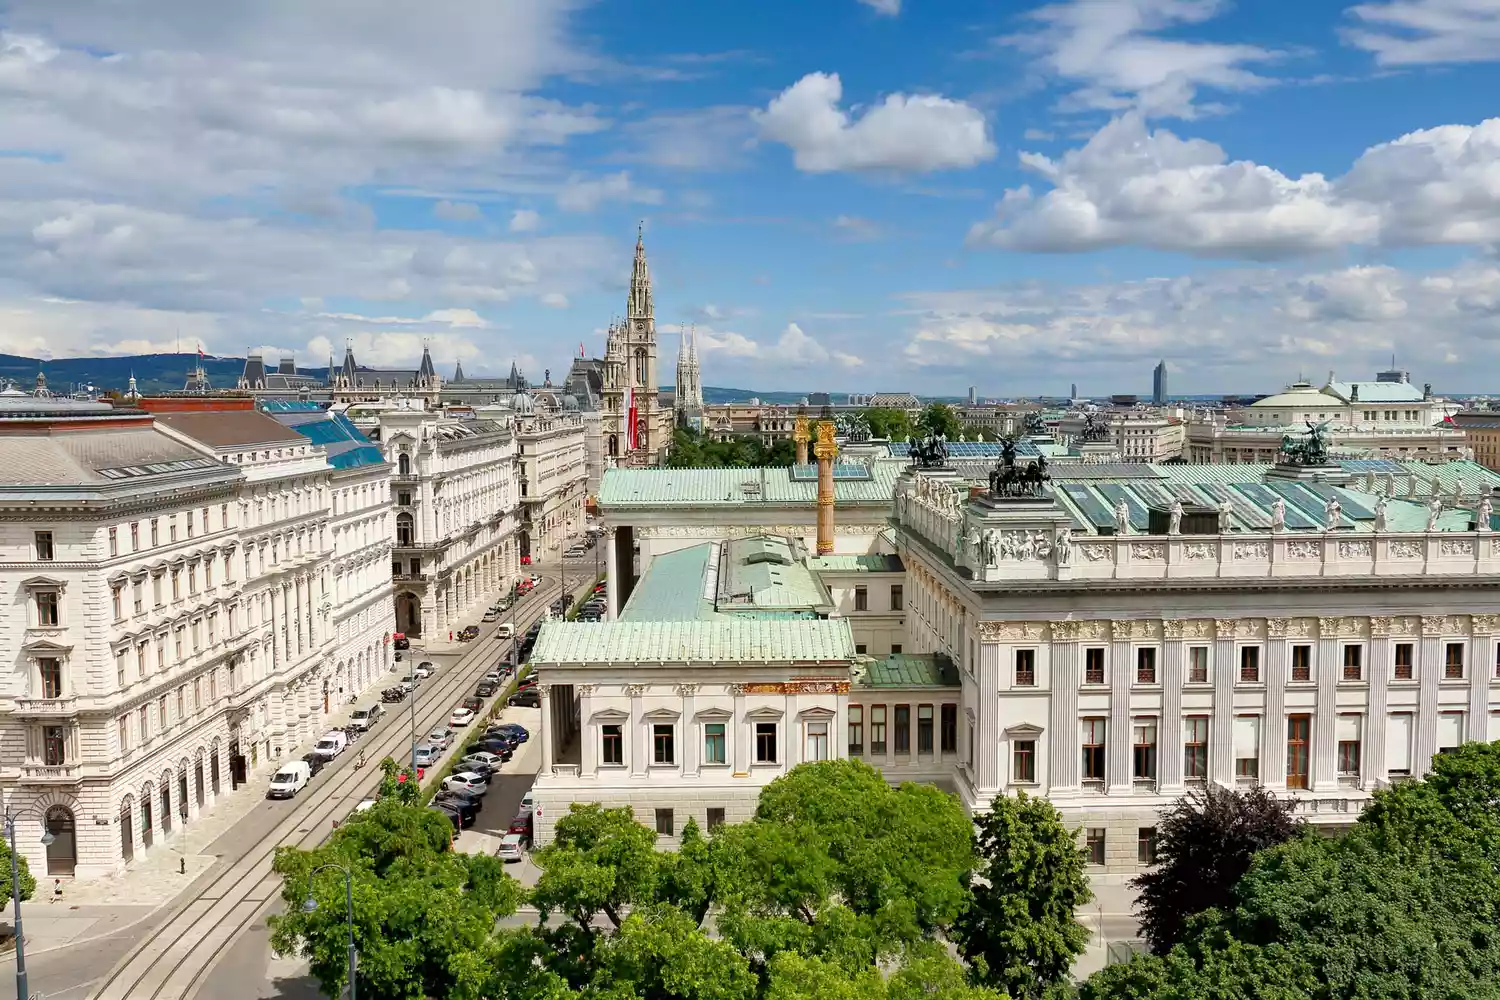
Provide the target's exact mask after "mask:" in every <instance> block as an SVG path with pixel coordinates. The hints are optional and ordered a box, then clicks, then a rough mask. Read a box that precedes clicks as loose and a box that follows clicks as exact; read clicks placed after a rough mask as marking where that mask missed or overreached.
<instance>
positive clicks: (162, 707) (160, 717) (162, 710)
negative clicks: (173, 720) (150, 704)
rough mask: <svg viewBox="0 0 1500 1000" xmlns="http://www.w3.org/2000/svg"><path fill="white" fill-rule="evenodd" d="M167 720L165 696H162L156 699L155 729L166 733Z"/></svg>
mask: <svg viewBox="0 0 1500 1000" xmlns="http://www.w3.org/2000/svg"><path fill="white" fill-rule="evenodd" d="M168 718H169V716H168V715H167V696H166V695H162V696H161V697H160V698H158V699H156V728H157V729H160V730H161V731H162V732H166V730H167V720H168Z"/></svg>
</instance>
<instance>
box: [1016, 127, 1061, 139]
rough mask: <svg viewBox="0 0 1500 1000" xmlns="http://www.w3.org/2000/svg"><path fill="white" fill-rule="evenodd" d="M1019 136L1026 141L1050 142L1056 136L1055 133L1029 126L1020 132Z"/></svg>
mask: <svg viewBox="0 0 1500 1000" xmlns="http://www.w3.org/2000/svg"><path fill="white" fill-rule="evenodd" d="M1021 138H1022V139H1025V140H1026V141H1027V142H1051V141H1052V140H1053V139H1056V138H1057V133H1055V132H1048V131H1046V130H1044V129H1039V128H1029V129H1027V130H1026V131H1025V132H1022V133H1021Z"/></svg>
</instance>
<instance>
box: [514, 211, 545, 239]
mask: <svg viewBox="0 0 1500 1000" xmlns="http://www.w3.org/2000/svg"><path fill="white" fill-rule="evenodd" d="M541 222H542V217H541V216H540V215H538V214H537V213H536V212H534V211H532V210H531V209H529V208H518V209H516V210H515V211H514V212H512V213H511V214H510V231H511V232H513V233H531V232H535V231H536V229H537V227H538V226H540V225H541Z"/></svg>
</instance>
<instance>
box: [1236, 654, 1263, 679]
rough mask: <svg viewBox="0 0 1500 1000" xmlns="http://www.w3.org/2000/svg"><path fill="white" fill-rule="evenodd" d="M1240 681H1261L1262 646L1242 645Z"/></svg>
mask: <svg viewBox="0 0 1500 1000" xmlns="http://www.w3.org/2000/svg"><path fill="white" fill-rule="evenodd" d="M1240 682H1241V683H1242V684H1258V683H1260V647H1259V646H1241V647H1240Z"/></svg>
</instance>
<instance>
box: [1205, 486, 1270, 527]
mask: <svg viewBox="0 0 1500 1000" xmlns="http://www.w3.org/2000/svg"><path fill="white" fill-rule="evenodd" d="M1201 488H1202V490H1203V492H1205V493H1207V494H1208V495H1209V496H1211V497H1213V498H1214V499H1215V500H1216V501H1218V502H1221V503H1222V502H1223V501H1225V500H1227V501H1229V507H1230V509H1231V510H1232V511H1233V512H1234V516H1235V517H1238V518H1239V519H1240V520H1241V521H1244V522H1245V523H1246V524H1248V525H1249V526H1250V527H1252V528H1269V527H1270V526H1271V517H1270V515H1269V514H1267V513H1266V512H1265V511H1263V510H1261V509H1260V508H1259V507H1257V506H1255V505H1254V504H1252V503H1250V502H1248V501H1247V500H1246V499H1245V498H1244V497H1243V496H1241V495H1240V494H1238V493H1235V492H1234V491H1233V490H1231V489H1229V488H1228V487H1227V486H1224V485H1223V484H1222V483H1204V484H1203V485H1202V487H1201Z"/></svg>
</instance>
